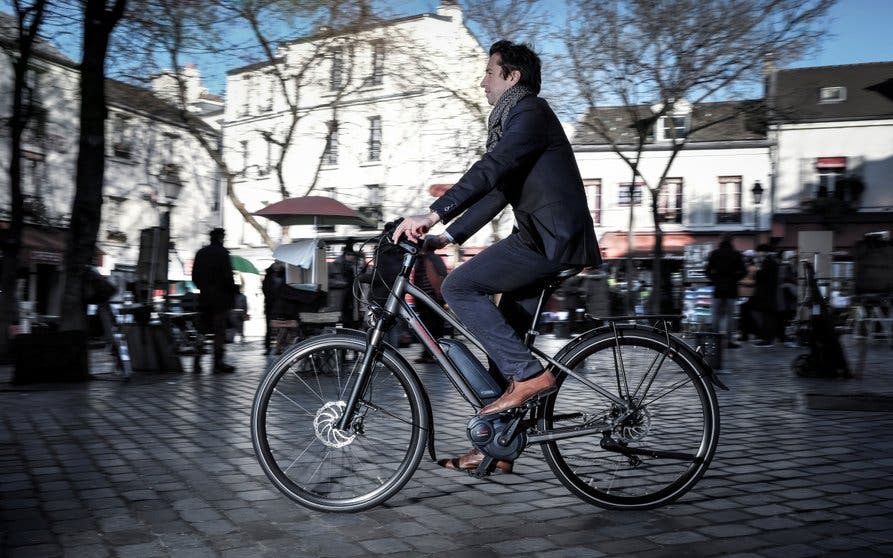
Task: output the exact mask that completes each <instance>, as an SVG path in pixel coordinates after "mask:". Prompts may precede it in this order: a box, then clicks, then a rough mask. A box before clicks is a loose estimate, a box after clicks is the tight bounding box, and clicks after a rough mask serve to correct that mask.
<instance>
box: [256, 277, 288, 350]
mask: <svg viewBox="0 0 893 558" xmlns="http://www.w3.org/2000/svg"><path fill="white" fill-rule="evenodd" d="M284 284H285V266H283V265H282V264H281V263H279V262H273V263H272V264H270V267H268V268H267V271H266V274H265V275H264V280H263V282H262V283H261V290H262V291H263V293H264V321H265V322H266V326H267V328H266V331H265V332H264V353H265V354H270V347H271V345H272V343H273V332H272V331H271V328H270V320H272V319H273V308H274V307H275V305H276V296H277V293H278V292H279V287H281V286H282V285H284Z"/></svg>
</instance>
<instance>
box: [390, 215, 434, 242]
mask: <svg viewBox="0 0 893 558" xmlns="http://www.w3.org/2000/svg"><path fill="white" fill-rule="evenodd" d="M439 221H440V215H438V214H437V213H436V212H434V211H432V212H431V213H428V214H425V215H410V216H408V217H404V218H403V221H401V222H400V224H399V225H397V228H396V229H394V234H393V235H392V236H391V240H393V241H394V243H397V242H400V237H401V236H406V239H407V240H411V241H412V242H418V241H419V240H421V239H422V237H423V235H424V234H425V233H427V232H428V231H429V230H430V229H431V227H433V226H434V225H436V224H437V223H438V222H439Z"/></svg>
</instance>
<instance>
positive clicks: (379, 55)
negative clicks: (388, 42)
mask: <svg viewBox="0 0 893 558" xmlns="http://www.w3.org/2000/svg"><path fill="white" fill-rule="evenodd" d="M383 81H384V43H383V42H380V41H379V42H375V43H372V74H371V75H370V76H369V83H370V84H371V85H381V84H382V82H383Z"/></svg>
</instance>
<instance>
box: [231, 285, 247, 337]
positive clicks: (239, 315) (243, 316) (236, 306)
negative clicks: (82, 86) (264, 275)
mask: <svg viewBox="0 0 893 558" xmlns="http://www.w3.org/2000/svg"><path fill="white" fill-rule="evenodd" d="M249 319H251V316H249V315H248V297H246V296H245V293H243V292H242V285H236V294H235V299H234V300H233V309H232V310H230V315H229V328H230V330H231V331H232V336H230V335H227V341H228V340H229V339H230V337H232V340H233V341H234V342H235V343H241V342H243V341H244V340H245V321H246V320H249Z"/></svg>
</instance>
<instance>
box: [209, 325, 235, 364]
mask: <svg viewBox="0 0 893 558" xmlns="http://www.w3.org/2000/svg"><path fill="white" fill-rule="evenodd" d="M212 319H213V327H214V371H215V372H232V371H233V367H232V366H230V365H228V364H225V363H224V362H223V352H224V344H225V343H226V327H227V325H229V311H228V310H224V311H223V312H215V313H214V316H213V318H212Z"/></svg>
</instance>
